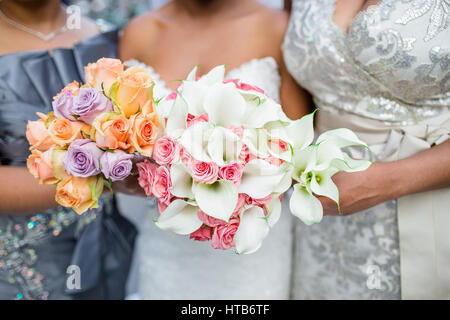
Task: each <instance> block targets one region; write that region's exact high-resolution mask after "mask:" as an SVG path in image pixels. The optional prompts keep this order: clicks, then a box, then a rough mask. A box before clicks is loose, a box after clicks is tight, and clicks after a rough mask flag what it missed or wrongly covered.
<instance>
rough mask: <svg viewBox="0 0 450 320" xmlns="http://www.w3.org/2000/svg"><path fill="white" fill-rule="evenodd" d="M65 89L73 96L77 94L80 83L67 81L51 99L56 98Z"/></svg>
mask: <svg viewBox="0 0 450 320" xmlns="http://www.w3.org/2000/svg"><path fill="white" fill-rule="evenodd" d="M66 91H71V92H72V94H73V95H74V96H76V95H78V92H79V91H80V84H79V83H78V81H73V82H71V83H69V84H68V85H67V86H65V87H64V88H63V89H62V90H61V91H60V92H59V93H58V94H57V95H56V96H54V97H53V100H56V99H57V98H58V97H59V96H60V95H61V94H63V93H64V92H66Z"/></svg>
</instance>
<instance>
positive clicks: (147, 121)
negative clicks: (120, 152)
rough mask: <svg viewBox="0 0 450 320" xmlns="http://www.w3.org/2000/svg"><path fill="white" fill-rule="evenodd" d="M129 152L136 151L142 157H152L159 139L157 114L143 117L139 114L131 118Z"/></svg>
mask: <svg viewBox="0 0 450 320" xmlns="http://www.w3.org/2000/svg"><path fill="white" fill-rule="evenodd" d="M130 126H131V130H130V136H129V140H128V142H129V144H130V145H131V147H130V149H129V152H130V153H133V152H134V151H135V150H136V151H137V152H139V153H140V154H141V155H143V156H146V157H150V156H151V155H152V152H153V147H154V145H155V142H156V139H157V138H158V117H157V116H156V114H155V113H151V114H149V115H143V114H142V113H139V114H137V115H133V116H131V118H130Z"/></svg>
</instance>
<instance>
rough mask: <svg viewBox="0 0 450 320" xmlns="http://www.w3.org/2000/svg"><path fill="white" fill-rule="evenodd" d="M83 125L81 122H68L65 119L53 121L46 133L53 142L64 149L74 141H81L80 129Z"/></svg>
mask: <svg viewBox="0 0 450 320" xmlns="http://www.w3.org/2000/svg"><path fill="white" fill-rule="evenodd" d="M84 126H85V125H84V124H83V123H81V122H74V121H69V120H67V119H62V118H57V119H54V120H53V121H52V122H51V123H50V126H49V128H48V132H49V134H50V137H51V138H52V139H53V141H54V142H55V143H56V144H57V145H59V146H61V147H65V146H67V145H68V144H70V143H71V142H72V141H74V140H75V139H81V138H82V136H81V129H82V128H83V127H84Z"/></svg>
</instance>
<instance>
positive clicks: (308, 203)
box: [289, 184, 323, 225]
mask: <svg viewBox="0 0 450 320" xmlns="http://www.w3.org/2000/svg"><path fill="white" fill-rule="evenodd" d="M289 208H290V209H291V212H292V214H293V215H294V216H296V217H297V218H299V219H300V220H301V221H303V223H305V224H306V225H312V224H314V223H319V222H320V221H322V218H323V207H322V204H321V203H320V201H319V199H317V198H316V197H315V196H313V195H312V194H311V193H310V192H309V191H308V190H307V189H306V188H305V187H302V186H301V185H300V184H296V185H294V191H293V192H292V196H291V199H290V201H289Z"/></svg>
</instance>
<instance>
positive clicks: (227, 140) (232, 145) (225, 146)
mask: <svg viewBox="0 0 450 320" xmlns="http://www.w3.org/2000/svg"><path fill="white" fill-rule="evenodd" d="M241 150H242V142H241V141H240V139H239V137H238V136H237V135H236V134H234V133H233V132H232V131H230V130H228V129H225V128H223V127H216V128H214V129H213V131H212V133H211V135H210V137H209V140H208V153H209V156H210V157H211V159H212V161H214V162H215V163H217V164H218V165H219V166H223V165H225V164H226V163H230V162H233V161H237V160H238V158H239V154H240V153H241Z"/></svg>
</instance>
